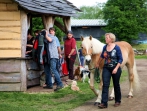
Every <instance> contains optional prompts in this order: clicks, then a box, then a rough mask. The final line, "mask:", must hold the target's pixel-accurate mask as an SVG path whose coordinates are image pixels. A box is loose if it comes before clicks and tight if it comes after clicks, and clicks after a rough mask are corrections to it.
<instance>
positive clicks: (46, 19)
mask: <svg viewBox="0 0 147 111" xmlns="http://www.w3.org/2000/svg"><path fill="white" fill-rule="evenodd" d="M42 20H43V24H44V28H45V29H47V30H49V28H50V27H53V26H54V21H55V17H53V16H42Z"/></svg>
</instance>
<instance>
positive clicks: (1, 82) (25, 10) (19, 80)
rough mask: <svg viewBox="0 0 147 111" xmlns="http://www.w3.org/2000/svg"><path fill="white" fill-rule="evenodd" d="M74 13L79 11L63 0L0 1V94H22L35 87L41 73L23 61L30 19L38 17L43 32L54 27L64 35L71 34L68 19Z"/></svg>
mask: <svg viewBox="0 0 147 111" xmlns="http://www.w3.org/2000/svg"><path fill="white" fill-rule="evenodd" d="M76 11H80V10H79V9H78V8H77V7H75V6H73V4H72V3H70V2H68V1H67V0H0V91H26V90H27V87H29V86H33V85H37V84H39V77H40V74H41V73H42V72H43V70H42V69H39V68H38V66H37V64H36V63H35V62H34V61H33V60H32V59H31V58H26V57H25V52H26V43H27V31H28V29H29V28H30V29H31V28H32V27H31V26H32V18H33V17H41V18H42V20H43V24H44V28H45V29H47V30H48V29H49V28H50V27H52V26H53V25H56V26H57V27H59V28H60V29H61V30H62V31H64V32H66V31H68V30H71V25H70V17H71V16H75V15H76ZM56 17H61V18H62V19H63V22H64V25H62V24H60V23H58V22H57V21H55V18H56Z"/></svg>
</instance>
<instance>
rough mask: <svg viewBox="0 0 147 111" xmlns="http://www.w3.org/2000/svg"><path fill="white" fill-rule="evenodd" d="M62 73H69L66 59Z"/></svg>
mask: <svg viewBox="0 0 147 111" xmlns="http://www.w3.org/2000/svg"><path fill="white" fill-rule="evenodd" d="M62 73H63V75H65V76H67V75H68V69H67V63H66V61H64V62H63V63H62Z"/></svg>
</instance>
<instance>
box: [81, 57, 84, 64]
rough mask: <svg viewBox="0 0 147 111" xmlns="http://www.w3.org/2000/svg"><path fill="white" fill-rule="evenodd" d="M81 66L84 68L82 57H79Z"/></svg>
mask: <svg viewBox="0 0 147 111" xmlns="http://www.w3.org/2000/svg"><path fill="white" fill-rule="evenodd" d="M80 62H81V66H84V57H83V56H82V57H80Z"/></svg>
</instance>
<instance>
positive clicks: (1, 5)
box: [0, 3, 18, 11]
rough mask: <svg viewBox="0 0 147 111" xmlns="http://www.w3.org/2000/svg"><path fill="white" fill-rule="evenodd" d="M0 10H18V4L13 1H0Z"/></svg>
mask: <svg viewBox="0 0 147 111" xmlns="http://www.w3.org/2000/svg"><path fill="white" fill-rule="evenodd" d="M0 11H18V5H17V4H15V3H9V4H6V3H5V4H4V3H0Z"/></svg>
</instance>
